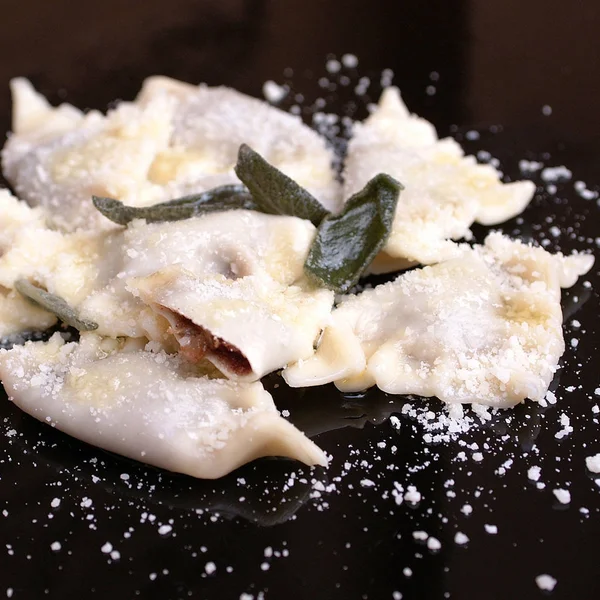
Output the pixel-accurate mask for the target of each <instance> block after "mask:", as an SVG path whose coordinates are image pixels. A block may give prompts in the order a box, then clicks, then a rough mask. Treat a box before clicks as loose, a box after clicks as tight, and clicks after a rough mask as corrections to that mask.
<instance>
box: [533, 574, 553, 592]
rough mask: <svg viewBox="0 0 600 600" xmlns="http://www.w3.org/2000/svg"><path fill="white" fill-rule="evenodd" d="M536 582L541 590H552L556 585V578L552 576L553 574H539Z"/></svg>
mask: <svg viewBox="0 0 600 600" xmlns="http://www.w3.org/2000/svg"><path fill="white" fill-rule="evenodd" d="M535 583H536V584H537V586H538V587H539V588H540V590H544V591H545V592H551V591H552V590H553V589H554V587H555V586H556V579H554V577H552V575H547V574H543V575H538V576H537V577H536V578H535Z"/></svg>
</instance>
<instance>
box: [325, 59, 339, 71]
mask: <svg viewBox="0 0 600 600" xmlns="http://www.w3.org/2000/svg"><path fill="white" fill-rule="evenodd" d="M325 68H326V69H327V72H328V73H338V72H339V70H340V69H341V68H342V65H341V64H340V61H339V60H335V58H331V59H329V60H328V61H327V63H326V64H325Z"/></svg>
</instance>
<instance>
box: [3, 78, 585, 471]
mask: <svg viewBox="0 0 600 600" xmlns="http://www.w3.org/2000/svg"><path fill="white" fill-rule="evenodd" d="M12 92H13V98H14V110H13V132H12V134H11V135H10V136H9V138H8V141H7V143H6V145H5V147H4V150H3V152H2V167H3V172H4V174H5V176H6V178H7V179H8V181H9V182H10V183H11V185H12V187H13V189H14V191H15V193H16V195H17V197H18V199H17V197H15V196H13V195H12V194H11V193H10V192H9V191H7V190H2V191H0V338H2V339H4V340H5V342H7V341H8V342H10V340H11V339H14V338H15V337H16V336H19V335H21V334H23V333H26V332H31V331H41V330H46V329H48V328H50V327H52V326H53V325H55V324H56V322H57V317H56V316H55V315H54V314H52V313H51V312H48V311H47V310H45V309H44V308H43V307H42V306H40V305H36V304H35V303H33V302H31V301H30V300H29V299H28V298H26V297H25V296H23V295H22V294H21V293H20V292H19V291H18V290H17V289H16V282H17V281H19V280H23V279H25V280H28V281H29V282H32V283H33V284H35V285H36V286H39V287H40V288H43V289H44V290H46V291H48V292H49V293H51V294H53V295H56V296H59V297H60V298H62V299H64V300H65V301H66V303H67V304H68V305H70V306H71V307H72V308H73V309H74V310H76V311H77V313H78V315H79V316H80V317H81V319H86V320H89V321H91V322H94V323H96V324H97V328H96V329H95V330H94V331H86V332H82V333H81V335H80V337H79V339H78V341H76V342H67V341H65V339H64V336H63V335H61V334H60V333H55V334H54V335H52V337H51V338H50V339H49V340H48V341H45V342H40V341H38V342H27V343H25V344H24V345H14V346H13V347H12V348H11V349H9V350H2V351H0V379H1V380H2V383H3V385H4V387H5V389H6V391H7V393H8V395H9V396H10V398H11V399H12V400H13V401H14V402H15V403H16V404H17V405H18V406H19V407H20V408H21V409H23V410H24V411H25V412H27V413H29V414H31V415H32V416H34V417H35V418H37V419H39V420H41V421H44V422H47V423H48V424H50V425H52V426H53V427H56V428H58V429H60V430H62V431H65V432H66V433H68V434H70V435H72V436H74V437H77V438H79V439H82V440H84V441H86V442H89V443H91V444H94V445H97V446H99V447H101V448H104V449H107V450H111V451H113V452H116V453H119V454H122V455H124V456H127V457H130V458H132V459H135V460H139V461H142V462H146V463H149V464H152V465H155V466H158V467H162V468H165V469H169V470H172V471H175V472H180V473H186V474H189V475H192V476H195V477H201V478H216V477H220V476H223V475H225V474H226V473H228V472H230V471H232V470H234V469H235V468H237V467H238V466H240V465H242V464H244V463H246V462H249V461H251V460H253V459H255V458H258V457H262V456H285V457H290V458H294V459H297V460H300V461H302V462H304V463H306V464H308V465H326V464H327V457H326V455H325V453H324V452H323V451H322V450H321V449H320V448H318V447H317V446H316V445H315V444H314V443H313V442H312V441H310V440H309V439H308V438H307V437H306V436H304V434H303V433H302V432H301V431H299V430H298V429H296V428H295V427H294V426H293V425H292V424H291V423H289V422H288V421H287V420H285V419H284V418H283V417H282V416H280V414H279V412H278V411H277V409H276V407H275V404H274V402H273V399H272V397H271V396H270V394H269V393H268V392H267V391H266V390H265V389H264V388H263V386H262V384H261V382H260V380H261V378H262V377H263V376H264V375H266V374H268V373H271V372H273V371H280V370H281V372H282V375H283V379H284V380H285V382H286V383H287V384H288V385H290V386H292V387H308V386H315V385H322V384H326V383H331V382H333V383H334V384H335V385H336V386H337V387H338V388H339V389H340V390H342V391H346V392H355V391H360V390H364V389H367V388H369V387H370V386H374V385H376V386H378V387H379V388H380V389H382V390H383V391H385V392H388V393H390V394H418V395H421V396H437V397H438V398H439V399H440V400H442V401H443V402H446V403H450V404H455V405H457V404H458V405H459V404H464V403H479V404H485V405H489V406H492V407H509V406H512V405H514V404H516V403H519V402H523V401H524V400H525V399H526V398H529V399H530V400H533V401H539V400H540V399H542V398H543V397H544V395H545V394H546V392H547V390H548V386H549V384H550V381H551V380H552V378H553V375H554V373H555V371H556V369H557V365H558V361H559V358H560V356H561V355H562V353H563V351H564V341H563V333H562V314H561V308H560V294H561V288H564V287H569V286H572V285H573V284H574V283H575V281H576V280H577V278H578V277H579V276H581V275H583V274H585V273H587V272H588V271H589V270H590V269H591V267H592V264H593V257H592V256H590V255H586V254H573V255H571V256H563V255H561V254H550V253H548V252H546V251H545V250H544V249H542V248H539V247H533V246H531V245H526V244H524V243H522V242H520V241H518V240H512V239H509V238H508V237H505V236H503V235H501V234H499V233H490V234H489V235H488V237H487V238H486V240H485V243H484V244H483V245H469V244H468V243H466V242H468V241H469V240H470V238H471V231H470V227H471V225H472V224H473V223H476V222H477V223H481V224H484V225H495V224H498V223H502V222H503V221H506V220H507V219H510V218H512V217H514V216H515V215H517V214H519V213H520V212H522V211H523V209H524V208H525V207H526V206H527V204H528V203H529V201H530V200H531V198H532V196H533V194H534V191H535V187H534V185H533V184H532V183H531V182H528V181H521V182H513V183H508V184H505V183H502V182H501V181H500V178H499V174H498V172H497V171H496V170H495V169H494V168H493V167H492V166H490V165H481V164H477V162H476V161H475V159H474V158H473V157H471V156H464V153H463V151H462V149H461V147H460V146H459V145H458V144H457V143H456V142H455V141H454V140H452V139H449V138H447V139H442V140H440V139H438V137H437V134H436V131H435V129H434V127H433V126H432V125H431V124H430V123H428V122H427V121H425V120H424V119H421V118H419V117H417V116H415V115H412V114H410V113H409V112H408V110H407V108H406V107H405V105H404V104H403V102H402V100H401V97H400V94H399V92H398V90H397V89H395V88H388V89H387V90H385V91H384V93H383V95H382V98H381V100H380V102H379V105H378V106H377V107H376V109H375V110H374V111H373V113H372V114H371V115H370V116H369V118H368V119H366V121H364V122H363V123H357V124H356V125H355V127H354V131H353V137H352V138H351V140H350V142H349V146H348V153H347V157H346V161H345V166H344V170H343V173H342V181H343V183H340V182H339V178H338V177H337V175H336V173H335V171H334V170H333V168H332V164H333V159H334V155H333V150H332V149H330V148H329V147H328V146H327V144H326V142H325V140H324V139H323V138H321V137H320V136H319V135H318V134H317V133H316V132H314V131H313V130H311V129H310V128H308V127H307V126H306V125H304V124H303V123H302V121H301V120H300V119H299V118H298V117H295V116H293V115H290V114H288V113H285V112H283V111H281V110H278V109H277V108H274V107H272V106H270V105H268V104H266V103H264V102H262V101H259V100H257V99H254V98H250V97H248V96H245V95H243V94H240V93H238V92H236V91H235V90H232V89H228V88H224V87H207V86H205V85H200V86H192V85H189V84H186V83H182V82H178V81H175V80H171V79H167V78H164V77H152V78H150V79H148V80H146V81H145V83H144V85H143V87H142V89H141V91H140V93H139V95H138V97H137V98H136V100H135V101H134V102H121V103H119V104H117V105H116V107H115V108H114V109H112V110H110V111H109V112H108V113H107V114H106V115H104V114H101V113H99V112H96V111H91V112H87V113H83V112H81V111H79V110H77V109H76V108H74V107H73V106H70V105H67V104H63V105H61V106H59V107H56V108H54V107H51V106H50V105H49V104H48V102H47V101H46V100H45V99H44V98H43V97H42V96H41V95H39V94H38V93H37V92H36V91H35V90H34V89H33V88H32V86H31V84H30V83H29V82H28V81H26V80H24V79H16V80H14V81H13V82H12ZM241 144H248V145H250V146H252V148H254V149H255V150H256V151H257V152H260V154H261V155H262V156H263V157H265V158H266V160H268V161H269V163H271V164H272V165H274V166H275V167H277V168H278V169H279V170H280V171H282V172H283V173H285V174H287V175H288V176H289V177H291V178H293V179H294V180H295V181H296V182H298V183H299V184H300V185H302V186H303V187H304V188H306V189H307V190H308V191H309V192H310V193H311V194H313V195H314V197H316V198H318V199H319V201H320V202H321V203H322V204H323V206H324V207H325V208H326V209H327V210H328V211H330V212H332V213H336V212H338V211H340V210H341V209H342V207H343V200H342V199H343V198H348V197H350V196H351V194H353V193H355V192H357V191H358V190H360V189H361V188H362V187H363V186H364V185H365V184H366V183H367V182H368V181H369V180H370V179H371V178H372V177H373V176H375V175H376V174H378V173H381V172H383V173H387V174H389V175H391V176H392V177H394V178H396V179H397V180H398V181H400V182H401V183H402V184H403V185H404V190H403V191H402V193H401V195H400V198H399V201H398V205H397V209H396V214H395V218H394V221H393V226H392V230H391V233H390V235H389V238H388V239H387V242H386V244H385V247H384V248H383V251H381V252H380V253H379V255H378V256H377V257H376V258H375V260H374V261H373V262H372V263H371V265H370V267H369V269H368V272H370V273H396V272H398V271H400V273H399V274H398V273H396V274H395V275H393V276H390V279H391V280H390V281H389V282H388V283H385V284H382V285H378V286H376V287H374V288H372V289H366V290H365V291H363V292H362V293H358V294H350V295H344V296H335V294H334V292H333V291H331V290H328V289H325V288H323V287H319V286H318V285H317V284H315V282H314V281H312V280H310V279H309V278H307V276H306V274H305V272H304V269H303V267H304V263H305V260H306V257H307V253H308V251H309V248H310V246H311V244H312V242H313V240H314V238H315V234H316V228H315V226H314V225H313V224H312V223H311V222H309V221H307V220H302V219H299V218H296V217H291V216H278V215H268V214H262V213H260V212H254V211H251V210H230V211H226V212H216V213H211V214H205V215H202V216H197V217H192V218H189V219H186V220H182V221H175V222H163V223H147V222H146V221H143V220H136V221H134V222H132V223H131V224H129V225H128V226H127V227H121V226H118V225H115V224H114V223H113V222H111V221H109V220H108V219H106V218H105V217H104V216H103V215H102V214H101V213H99V212H98V211H97V210H96V209H95V208H94V205H93V203H92V200H91V198H92V195H97V196H105V197H112V198H117V199H119V200H121V201H122V202H124V203H125V204H127V205H130V206H140V207H143V206H151V205H154V204H156V203H159V202H164V201H167V200H170V199H172V198H176V197H180V196H184V195H186V194H191V193H197V192H202V191H205V190H210V189H213V188H215V187H216V186H220V185H224V184H232V183H238V184H239V180H238V179H237V177H236V175H235V172H234V166H235V164H236V157H237V152H238V148H239V147H240V145H241ZM458 240H462V243H459V241H458ZM348 242H349V243H350V244H351V243H352V242H353V241H352V240H349V241H348ZM408 267H416V268H412V269H410V270H408V271H406V270H405V271H403V272H402V269H407V268H408ZM17 287H18V286H17ZM5 345H6V344H5Z"/></svg>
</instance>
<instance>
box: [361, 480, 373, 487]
mask: <svg viewBox="0 0 600 600" xmlns="http://www.w3.org/2000/svg"><path fill="white" fill-rule="evenodd" d="M360 485H361V486H362V487H366V488H369V487H374V486H375V482H374V481H372V480H371V479H361V481H360Z"/></svg>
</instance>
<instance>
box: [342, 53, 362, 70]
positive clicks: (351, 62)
mask: <svg viewBox="0 0 600 600" xmlns="http://www.w3.org/2000/svg"><path fill="white" fill-rule="evenodd" d="M342 64H343V65H344V66H345V67H346V68H347V69H356V67H357V66H358V58H357V57H356V55H354V54H344V56H342Z"/></svg>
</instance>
